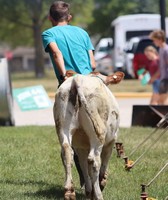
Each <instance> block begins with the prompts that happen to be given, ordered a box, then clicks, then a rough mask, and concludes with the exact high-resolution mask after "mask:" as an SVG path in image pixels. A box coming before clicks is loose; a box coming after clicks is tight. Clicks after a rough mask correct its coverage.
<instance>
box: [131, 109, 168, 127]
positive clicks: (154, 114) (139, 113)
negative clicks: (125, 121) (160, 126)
mask: <svg viewBox="0 0 168 200" xmlns="http://www.w3.org/2000/svg"><path fill="white" fill-rule="evenodd" d="M167 113H168V105H165V106H164V105H157V106H151V105H133V109H132V126H149V127H156V125H157V123H158V122H159V121H160V120H161V119H162V115H166V114H167Z"/></svg>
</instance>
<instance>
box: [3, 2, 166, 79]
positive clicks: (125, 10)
mask: <svg viewBox="0 0 168 200" xmlns="http://www.w3.org/2000/svg"><path fill="white" fill-rule="evenodd" d="M53 1H54V0H0V16H1V29H0V45H2V44H3V43H7V44H9V45H10V46H11V47H16V46H33V47H34V49H35V76H36V77H43V76H45V69H44V57H43V46H42V40H41V33H42V32H43V31H44V30H45V29H47V28H49V27H51V24H50V22H49V20H47V18H48V11H49V7H50V5H51V3H52V2H53ZM66 2H68V3H70V4H71V14H72V16H73V18H72V21H71V24H72V25H77V26H80V27H82V28H84V29H85V30H87V31H88V32H89V34H90V36H93V37H94V36H97V38H101V37H106V36H111V28H110V24H111V21H112V20H114V19H115V18H116V17H118V16H120V15H125V14H135V13H159V12H160V10H159V0H148V1H146V0H131V1H130V0H124V1H123V0H67V1H66ZM166 5H168V0H166Z"/></svg>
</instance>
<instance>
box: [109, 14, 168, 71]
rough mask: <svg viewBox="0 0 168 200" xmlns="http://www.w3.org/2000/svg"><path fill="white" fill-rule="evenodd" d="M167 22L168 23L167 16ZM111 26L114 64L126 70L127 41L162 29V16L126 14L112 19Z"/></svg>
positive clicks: (117, 67) (115, 66) (116, 67)
mask: <svg viewBox="0 0 168 200" xmlns="http://www.w3.org/2000/svg"><path fill="white" fill-rule="evenodd" d="M165 22H166V24H167V25H168V19H167V18H166V20H165ZM111 26H112V31H113V37H112V38H113V65H114V68H115V69H123V70H124V67H125V66H124V48H125V45H126V42H127V41H128V40H129V39H130V38H132V37H136V36H143V35H148V34H149V33H150V32H151V31H153V30H156V29H160V27H161V17H160V15H159V14H132V15H124V16H119V17H117V18H116V19H115V20H114V21H112V23H111ZM166 28H167V26H166ZM167 30H168V29H166V33H167V32H168V31H167ZM124 71H125V70H124Z"/></svg>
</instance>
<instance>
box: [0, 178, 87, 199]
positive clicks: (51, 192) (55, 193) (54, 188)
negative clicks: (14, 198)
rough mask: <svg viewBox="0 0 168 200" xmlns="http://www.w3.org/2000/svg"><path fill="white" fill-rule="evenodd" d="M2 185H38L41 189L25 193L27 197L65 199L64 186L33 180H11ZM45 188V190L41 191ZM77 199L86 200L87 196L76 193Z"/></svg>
mask: <svg viewBox="0 0 168 200" xmlns="http://www.w3.org/2000/svg"><path fill="white" fill-rule="evenodd" d="M0 183H5V184H12V185H27V186H31V185H37V186H38V187H39V189H38V190H37V191H35V192H26V193H24V195H25V196H28V197H31V198H32V199H33V197H34V198H36V199H37V198H39V199H41V198H45V199H57V200H59V199H63V197H64V188H63V186H62V185H53V184H48V183H46V182H43V181H33V180H27V181H19V180H18V181H17V180H16V181H11V180H6V181H0ZM41 188H43V189H41ZM76 198H77V199H78V200H84V199H85V196H84V194H82V193H79V192H78V191H76Z"/></svg>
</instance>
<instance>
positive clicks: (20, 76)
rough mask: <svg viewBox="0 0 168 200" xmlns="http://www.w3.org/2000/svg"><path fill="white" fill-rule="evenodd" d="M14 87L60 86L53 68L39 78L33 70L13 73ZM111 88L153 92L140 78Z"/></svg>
mask: <svg viewBox="0 0 168 200" xmlns="http://www.w3.org/2000/svg"><path fill="white" fill-rule="evenodd" d="M11 77H12V86H13V88H21V87H28V86H33V85H43V86H44V88H45V89H46V91H47V92H55V91H56V89H57V86H58V82H57V79H56V77H55V74H54V71H53V70H52V69H50V70H46V77H45V78H40V79H37V78H35V75H34V73H33V72H24V73H13V74H12V76H11ZM109 88H110V89H111V90H112V91H113V92H151V91H152V86H151V85H146V86H143V85H141V84H140V81H139V80H123V81H122V82H121V83H120V84H117V85H111V86H109Z"/></svg>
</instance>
